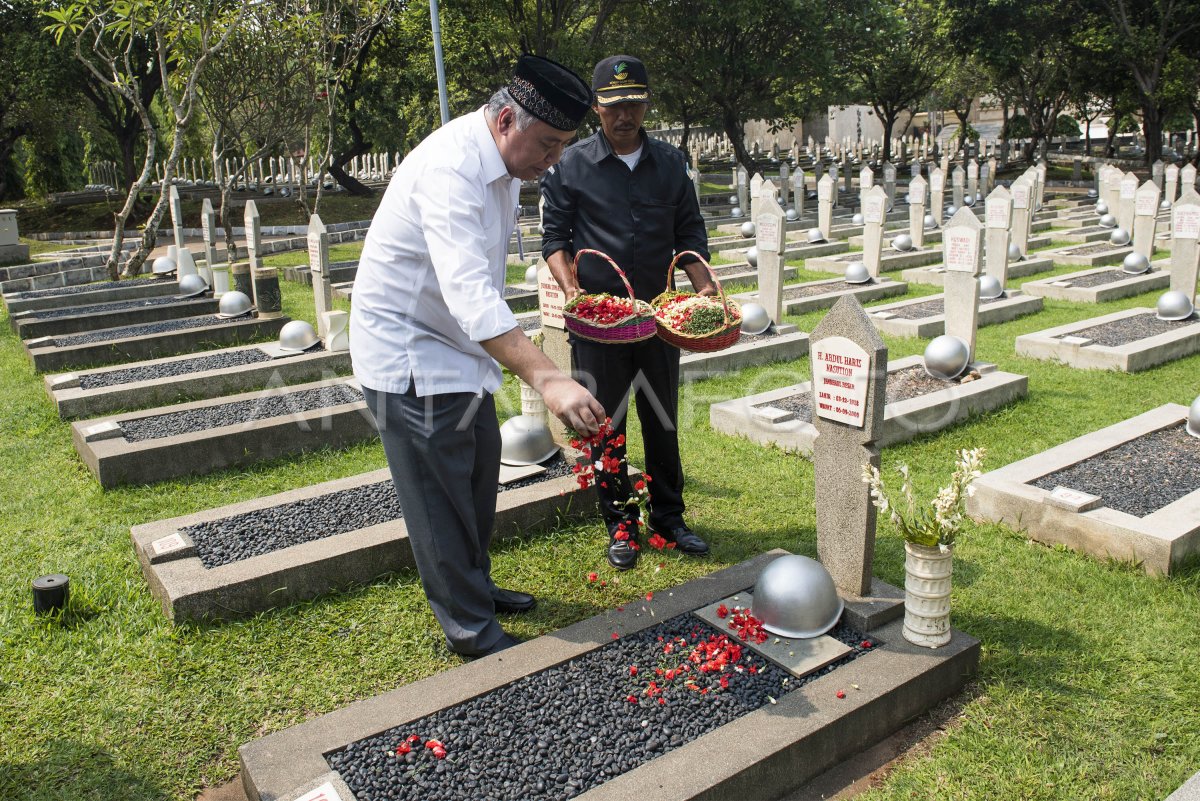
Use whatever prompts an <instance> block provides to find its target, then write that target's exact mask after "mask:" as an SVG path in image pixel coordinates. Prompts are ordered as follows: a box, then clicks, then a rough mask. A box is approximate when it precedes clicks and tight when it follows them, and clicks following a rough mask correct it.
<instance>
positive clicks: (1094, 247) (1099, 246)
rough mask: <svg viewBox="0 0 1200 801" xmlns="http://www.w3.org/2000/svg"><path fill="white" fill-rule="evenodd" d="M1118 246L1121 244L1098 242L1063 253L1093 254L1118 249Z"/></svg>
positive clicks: (1070, 254)
mask: <svg viewBox="0 0 1200 801" xmlns="http://www.w3.org/2000/svg"><path fill="white" fill-rule="evenodd" d="M1118 247H1121V246H1120V245H1114V244H1112V243H1111V242H1096V243H1093V244H1090V245H1083V246H1081V247H1077V248H1071V249H1070V250H1065V251H1063V253H1065V254H1066V255H1068V256H1091V255H1093V254H1095V253H1104V252H1105V251H1107V250H1116V249H1117V248H1118Z"/></svg>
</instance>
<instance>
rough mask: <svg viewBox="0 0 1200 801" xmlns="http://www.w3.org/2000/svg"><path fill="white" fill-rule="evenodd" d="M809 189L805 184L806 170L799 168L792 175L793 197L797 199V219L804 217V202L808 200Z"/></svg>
mask: <svg viewBox="0 0 1200 801" xmlns="http://www.w3.org/2000/svg"><path fill="white" fill-rule="evenodd" d="M807 195H808V187H807V186H806V182H805V175H804V170H802V169H800V168H799V167H797V168H796V172H795V173H794V174H793V175H792V197H794V198H795V199H796V219H797V220H798V219H800V218H801V217H803V216H804V201H805V200H807V199H808V197H807Z"/></svg>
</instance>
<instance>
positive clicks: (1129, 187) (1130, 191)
mask: <svg viewBox="0 0 1200 801" xmlns="http://www.w3.org/2000/svg"><path fill="white" fill-rule="evenodd" d="M1137 190H1138V183H1137V179H1136V178H1134V179H1133V180H1132V181H1128V180H1123V181H1121V200H1133V198H1134V196H1135V195H1137Z"/></svg>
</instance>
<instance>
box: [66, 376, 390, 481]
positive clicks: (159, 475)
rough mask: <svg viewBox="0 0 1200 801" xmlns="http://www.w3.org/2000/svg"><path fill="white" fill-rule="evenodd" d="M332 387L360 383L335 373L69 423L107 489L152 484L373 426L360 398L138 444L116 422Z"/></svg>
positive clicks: (333, 440) (357, 437)
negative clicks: (334, 376) (329, 377)
mask: <svg viewBox="0 0 1200 801" xmlns="http://www.w3.org/2000/svg"><path fill="white" fill-rule="evenodd" d="M336 384H346V385H349V386H353V387H355V388H357V387H358V384H357V382H356V381H355V380H354V379H345V378H339V379H333V380H327V381H314V382H312V383H309V384H297V385H293V386H287V387H280V388H278V389H268V390H261V391H256V392H244V393H242V394H241V395H231V396H228V397H222V398H210V399H208V400H202V401H195V402H194V403H181V404H176V405H173V406H161V407H159V408H156V409H143V410H141V411H136V412H125V413H121V414H114V415H109V416H108V417H99V418H93V419H91V420H82V421H79V422H76V423H72V424H71V440H72V442H73V443H74V445H75V450H76V452H77V453H78V454H79V457H80V458H81V459H82V460H83V463H84V464H85V465H86V466H87V468H88V470H89V471H90V472H91V473H92V475H93V476H95V477H96V480H97V481H99V482H100V486H102V487H104V488H106V489H107V488H110V487H115V486H118V485H121V484H152V483H154V482H157V481H165V480H167V479H172V478H181V477H183V476H198V475H205V474H207V473H211V472H213V471H215V470H223V469H225V468H229V467H240V466H245V465H250V464H254V463H255V462H260V461H263V460H265V459H274V458H277V457H279V456H288V455H292V454H298V453H303V452H306V451H313V450H317V449H319V448H338V447H344V446H346V445H352V444H355V443H358V442H365V441H368V440H371V439H374V438H375V437H376V436H377V434H376V431H375V424H374V422H373V420H372V419H371V416H370V413H369V412H368V410H367V404H366V401H365V400H359V401H355V402H353V403H342V404H338V405H337V406H326V407H323V408H320V409H312V410H309V411H306V412H300V413H293V414H286V415H280V416H279V417H270V418H267V419H265V420H255V421H253V422H251V423H236V424H233V425H227V426H218V427H216V428H206V429H204V430H203V431H193V432H189V433H186V434H177V435H175V436H171V437H161V438H159V439H149V440H139V441H136V442H129V441H128V440H126V439H125V437H124V435H123V434H122V433H121V429H120V426H119V423H120V421H122V420H131V419H140V418H144V417H154V416H156V415H160V414H170V413H174V412H181V411H189V410H192V409H199V408H203V407H206V406H219V405H221V404H225V403H234V402H237V401H254V400H261V399H265V398H267V397H270V396H273V395H286V394H290V393H295V392H300V391H303V390H308V389H316V388H318V387H322V386H333V385H336Z"/></svg>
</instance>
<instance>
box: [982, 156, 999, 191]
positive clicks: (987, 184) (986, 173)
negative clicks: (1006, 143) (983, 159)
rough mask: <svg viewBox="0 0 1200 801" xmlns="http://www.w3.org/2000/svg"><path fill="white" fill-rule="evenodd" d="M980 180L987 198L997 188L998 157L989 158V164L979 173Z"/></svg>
mask: <svg viewBox="0 0 1200 801" xmlns="http://www.w3.org/2000/svg"><path fill="white" fill-rule="evenodd" d="M979 177H980V180H981V181H982V183H983V190H982V191H983V196H984V197H987V196H988V195H990V194H991V193H992V189H994V188H995V186H996V157H995V156H991V157H989V158H988V160H987V163H986V164H984V165H983V167H982V168H981V169H980V171H979Z"/></svg>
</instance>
